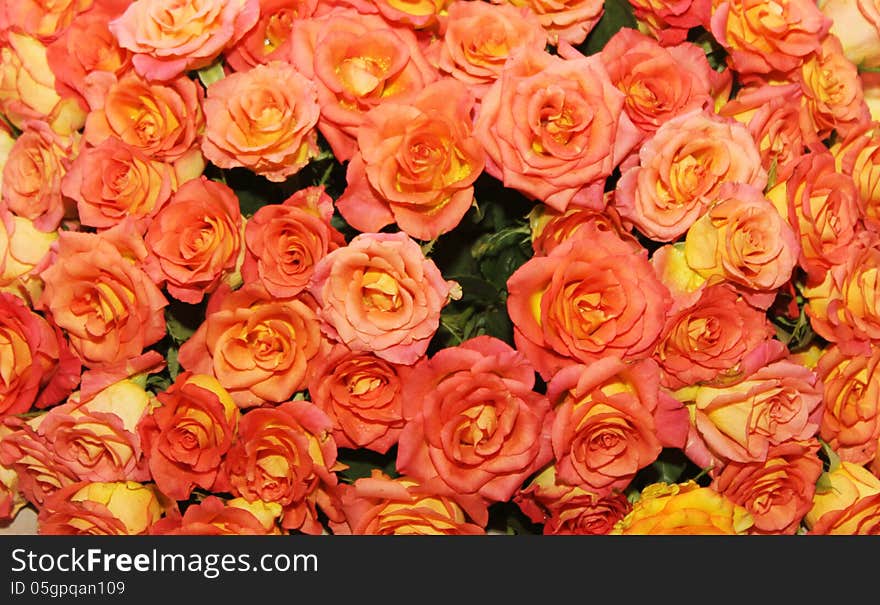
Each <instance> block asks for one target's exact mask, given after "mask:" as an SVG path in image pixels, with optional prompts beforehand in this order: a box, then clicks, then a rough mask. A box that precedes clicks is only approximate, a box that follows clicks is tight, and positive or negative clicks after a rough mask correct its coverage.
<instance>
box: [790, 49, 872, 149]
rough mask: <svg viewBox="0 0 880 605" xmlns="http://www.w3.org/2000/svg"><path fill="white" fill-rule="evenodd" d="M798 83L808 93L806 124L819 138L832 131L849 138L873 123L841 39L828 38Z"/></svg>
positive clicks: (804, 66) (807, 63) (807, 62)
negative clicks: (861, 128) (856, 130)
mask: <svg viewBox="0 0 880 605" xmlns="http://www.w3.org/2000/svg"><path fill="white" fill-rule="evenodd" d="M796 80H797V81H798V82H799V83H800V85H801V90H803V93H804V94H803V97H802V100H801V103H802V105H803V110H802V113H803V117H804V121H805V122H806V123H807V124H809V127H808V128H811V129H812V130H813V131H814V132H815V133H816V136H817V137H818V138H820V139H825V138H827V137H828V135H830V134H831V132H832V131H834V132H836V133H837V134H838V135H840V136H846V135H847V134H849V132H850V131H852V130H854V129H858V128H860V127H863V126H865V125H867V124H868V123H869V122H870V121H871V111H870V110H869V109H868V104H867V103H866V102H865V94H864V91H863V90H862V81H861V79H860V78H859V71H858V68H857V67H856V66H855V65H854V64H853V63H852V61H850V60H849V59H847V58H846V56H845V55H844V54H843V49H842V48H841V45H840V40H839V39H838V38H837V36H834V35H833V34H832V35H828V36H826V37H825V39H824V40H823V41H822V45H821V47H820V48H818V49H817V50H816V51H815V52H814V53H812V54H811V55H809V57H807V59H806V60H805V61H804V63H803V64H802V65H801V68H800V72H799V73H798V75H797V76H796Z"/></svg>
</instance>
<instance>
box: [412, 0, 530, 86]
mask: <svg viewBox="0 0 880 605" xmlns="http://www.w3.org/2000/svg"><path fill="white" fill-rule="evenodd" d="M546 46H547V32H546V31H545V30H544V29H543V28H542V27H541V23H540V21H539V20H538V17H537V15H536V14H535V13H534V11H533V10H532V9H530V8H528V7H527V6H514V5H512V4H490V3H486V2H453V3H452V4H450V5H449V8H448V10H447V15H446V29H445V30H444V32H443V36H442V37H441V38H438V39H437V40H436V41H435V42H433V43H432V46H431V47H430V49H429V56H430V57H431V59H432V61H433V62H434V63H436V65H437V67H438V69H439V70H440V71H441V72H442V73H444V74H448V75H450V76H452V77H453V78H455V79H456V80H458V81H460V82H463V83H464V84H466V85H467V86H468V88H469V89H470V90H471V92H472V93H473V95H474V97H475V98H476V99H477V100H478V101H479V100H480V99H481V98H482V97H483V95H484V94H485V92H486V90H488V88H489V86H490V85H491V84H492V82H494V81H495V80H497V79H498V76H499V75H500V74H501V71H502V69H503V68H504V63H505V61H507V58H508V57H509V56H510V55H511V54H512V53H513V52H514V51H515V50H516V49H518V48H522V49H525V50H524V52H526V53H528V54H534V53H540V52H542V51H543V50H544V48H545V47H546Z"/></svg>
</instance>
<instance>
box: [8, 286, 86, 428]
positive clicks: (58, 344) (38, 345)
mask: <svg viewBox="0 0 880 605" xmlns="http://www.w3.org/2000/svg"><path fill="white" fill-rule="evenodd" d="M0 351H2V352H3V354H2V356H0V375H2V376H3V380H2V382H0V417H3V416H5V415H12V414H24V413H26V412H29V411H30V410H31V408H32V407H36V408H45V407H48V406H50V405H54V404H56V403H58V402H59V401H63V400H64V399H65V398H66V397H67V396H68V395H69V394H70V393H71V391H73V389H74V388H75V387H76V385H77V383H78V382H79V377H80V376H79V370H80V365H79V361H78V360H77V359H76V358H75V357H73V355H72V354H71V353H70V351H69V349H68V346H67V341H66V340H65V339H64V336H63V335H62V334H61V331H60V330H58V328H55V327H53V326H52V325H50V324H49V322H47V321H46V320H45V319H44V318H43V317H42V316H41V315H38V314H37V313H34V312H33V311H31V310H30V308H29V307H28V306H27V305H26V304H25V303H24V302H22V301H21V299H19V298H18V297H16V296H13V295H12V294H8V293H5V292H0Z"/></svg>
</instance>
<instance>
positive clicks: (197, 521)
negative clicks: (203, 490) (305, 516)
mask: <svg viewBox="0 0 880 605" xmlns="http://www.w3.org/2000/svg"><path fill="white" fill-rule="evenodd" d="M279 514H281V507H280V506H279V505H277V504H275V503H269V504H266V503H263V502H259V501H258V502H254V503H251V502H248V501H247V500H245V499H244V498H233V499H231V500H223V499H221V498H218V497H217V496H214V495H210V496H207V497H206V498H205V499H204V500H202V501H200V502H198V503H195V504H191V505H190V506H187V507H186V510H185V511H184V513H183V515H180V513H179V512H178V511H175V510H172V511H169V513H168V514H166V515H165V516H164V517H162V518H161V519H159V520H158V521H157V522H155V523H153V525H151V526H150V529H149V534H150V535H151V536H263V535H268V534H276V535H278V534H281V531H280V530H279V529H278V527H277V526H276V524H275V521H276V519H277V518H278V515H279Z"/></svg>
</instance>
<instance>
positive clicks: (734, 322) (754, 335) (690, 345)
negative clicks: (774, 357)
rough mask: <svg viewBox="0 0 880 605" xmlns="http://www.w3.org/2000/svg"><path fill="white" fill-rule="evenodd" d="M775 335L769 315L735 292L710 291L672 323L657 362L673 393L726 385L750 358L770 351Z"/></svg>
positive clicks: (721, 286) (721, 287)
mask: <svg viewBox="0 0 880 605" xmlns="http://www.w3.org/2000/svg"><path fill="white" fill-rule="evenodd" d="M775 334H776V331H775V329H774V328H773V325H772V324H771V323H770V321H769V320H768V319H767V316H766V314H765V313H763V312H762V311H761V310H759V309H756V308H755V307H752V306H751V305H749V304H748V303H747V302H746V301H745V300H744V299H743V297H742V295H741V294H739V293H738V292H737V291H736V290H735V289H734V288H732V287H730V286H729V285H726V284H718V285H714V286H708V287H706V288H705V289H703V290H702V291H701V292H700V297H699V299H698V300H697V301H696V302H695V303H694V304H693V305H691V306H689V307H686V308H684V309H682V310H681V311H679V312H678V313H676V314H675V315H674V316H672V317H670V318H669V320H668V321H667V323H666V326H665V327H664V329H663V334H662V335H661V337H660V340H659V342H658V343H657V347H656V349H655V353H654V359H655V360H656V361H657V362H658V363H659V364H660V368H661V370H662V372H661V381H662V383H663V385H664V386H666V387H668V388H671V389H678V388H681V387H683V386H686V385H691V384H697V383H700V382H707V381H715V380H717V381H725V380H727V379H729V378H731V377H736V376H737V375H739V374H741V373H742V372H743V367H742V365H743V363H744V362H746V359H747V357H749V356H752V355H754V354H755V352H756V350H757V349H759V348H762V347H766V346H769V343H768V341H769V340H770V339H772V338H773V337H774V336H775ZM746 364H747V362H746Z"/></svg>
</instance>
